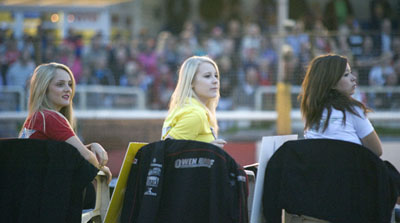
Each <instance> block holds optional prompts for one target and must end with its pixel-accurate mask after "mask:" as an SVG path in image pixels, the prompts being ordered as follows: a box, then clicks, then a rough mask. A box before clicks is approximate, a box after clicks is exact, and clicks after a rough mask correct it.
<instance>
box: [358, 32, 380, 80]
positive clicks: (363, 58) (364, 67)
mask: <svg viewBox="0 0 400 223" xmlns="http://www.w3.org/2000/svg"><path fill="white" fill-rule="evenodd" d="M377 56H378V52H377V51H376V50H375V49H374V43H373V40H372V37H371V36H369V35H367V36H365V37H364V41H363V45H362V52H361V55H359V56H358V57H355V58H354V63H355V65H356V67H357V69H358V71H359V78H358V84H359V85H368V84H369V83H368V76H369V72H370V70H371V68H372V66H373V65H374V64H375V63H376V60H377Z"/></svg>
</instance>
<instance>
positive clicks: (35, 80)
mask: <svg viewBox="0 0 400 223" xmlns="http://www.w3.org/2000/svg"><path fill="white" fill-rule="evenodd" d="M59 69H60V70H64V71H66V72H67V73H68V74H69V76H70V78H71V80H72V85H71V89H72V92H71V103H69V105H68V106H65V107H62V108H61V110H60V111H59V113H61V114H62V115H63V116H64V117H65V118H66V119H67V121H68V122H69V124H70V126H71V128H72V129H74V128H75V119H74V112H73V103H72V98H74V95H75V78H74V75H73V74H72V71H71V70H70V69H69V68H68V67H67V66H65V65H63V64H60V63H47V64H41V65H39V66H38V67H36V69H35V70H34V72H33V75H32V78H31V81H30V90H29V101H28V118H29V117H32V118H34V117H33V115H34V114H35V113H36V112H38V111H42V110H43V109H49V110H55V108H54V105H52V104H51V103H50V101H49V99H48V97H47V92H48V88H49V85H50V82H51V80H53V78H54V77H55V75H56V73H57V70H59ZM57 112H58V111H57ZM28 118H27V119H26V120H25V122H24V125H23V126H25V123H26V121H27V120H28Z"/></svg>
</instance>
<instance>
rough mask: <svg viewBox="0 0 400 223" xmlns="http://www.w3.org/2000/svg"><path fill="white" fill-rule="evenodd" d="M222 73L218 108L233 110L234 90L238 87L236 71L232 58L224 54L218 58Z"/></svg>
mask: <svg viewBox="0 0 400 223" xmlns="http://www.w3.org/2000/svg"><path fill="white" fill-rule="evenodd" d="M217 62H218V64H219V68H220V69H219V73H220V96H221V97H220V99H219V104H218V109H221V110H231V109H232V105H233V101H232V91H233V89H235V88H236V82H237V80H236V71H235V70H234V68H233V64H232V59H231V58H230V57H228V56H223V57H221V58H218V60H217Z"/></svg>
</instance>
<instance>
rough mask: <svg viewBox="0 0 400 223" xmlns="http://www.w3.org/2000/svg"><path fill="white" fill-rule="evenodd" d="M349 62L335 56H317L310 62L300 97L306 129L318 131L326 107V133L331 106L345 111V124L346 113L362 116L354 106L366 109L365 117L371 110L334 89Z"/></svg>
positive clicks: (344, 58) (324, 127) (344, 120)
mask: <svg viewBox="0 0 400 223" xmlns="http://www.w3.org/2000/svg"><path fill="white" fill-rule="evenodd" d="M347 63H348V60H347V58H346V57H344V56H340V55H335V54H328V55H322V56H318V57H315V58H314V59H313V60H312V61H311V62H310V64H309V66H308V69H307V72H306V75H305V77H304V80H303V83H302V86H301V88H302V91H301V93H300V94H299V97H298V99H299V100H300V101H301V102H300V111H301V114H302V117H303V119H304V120H305V127H304V129H309V128H311V127H316V128H317V129H319V128H320V120H321V117H322V112H323V110H324V109H325V108H326V109H327V110H328V115H327V119H326V120H325V123H324V126H323V131H325V130H326V128H327V127H328V125H329V119H330V116H331V113H332V107H333V108H335V109H337V110H339V111H342V112H343V123H345V122H346V113H345V111H349V112H351V113H353V114H354V115H357V116H360V115H359V114H357V112H356V111H355V110H354V106H358V107H360V108H361V109H363V110H364V114H366V113H367V112H368V111H369V110H368V109H367V108H366V107H365V105H364V104H362V103H361V102H359V101H357V100H355V99H354V98H352V97H351V96H349V95H345V94H343V93H341V92H339V91H337V90H335V89H334V87H335V86H336V85H337V83H338V82H339V80H340V79H341V77H342V76H343V74H344V72H345V70H346V66H347Z"/></svg>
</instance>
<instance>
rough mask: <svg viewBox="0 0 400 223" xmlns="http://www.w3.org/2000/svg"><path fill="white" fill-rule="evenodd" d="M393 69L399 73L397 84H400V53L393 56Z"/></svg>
mask: <svg viewBox="0 0 400 223" xmlns="http://www.w3.org/2000/svg"><path fill="white" fill-rule="evenodd" d="M393 69H394V72H395V73H396V75H397V86H399V85H400V54H396V55H395V56H394V57H393Z"/></svg>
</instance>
